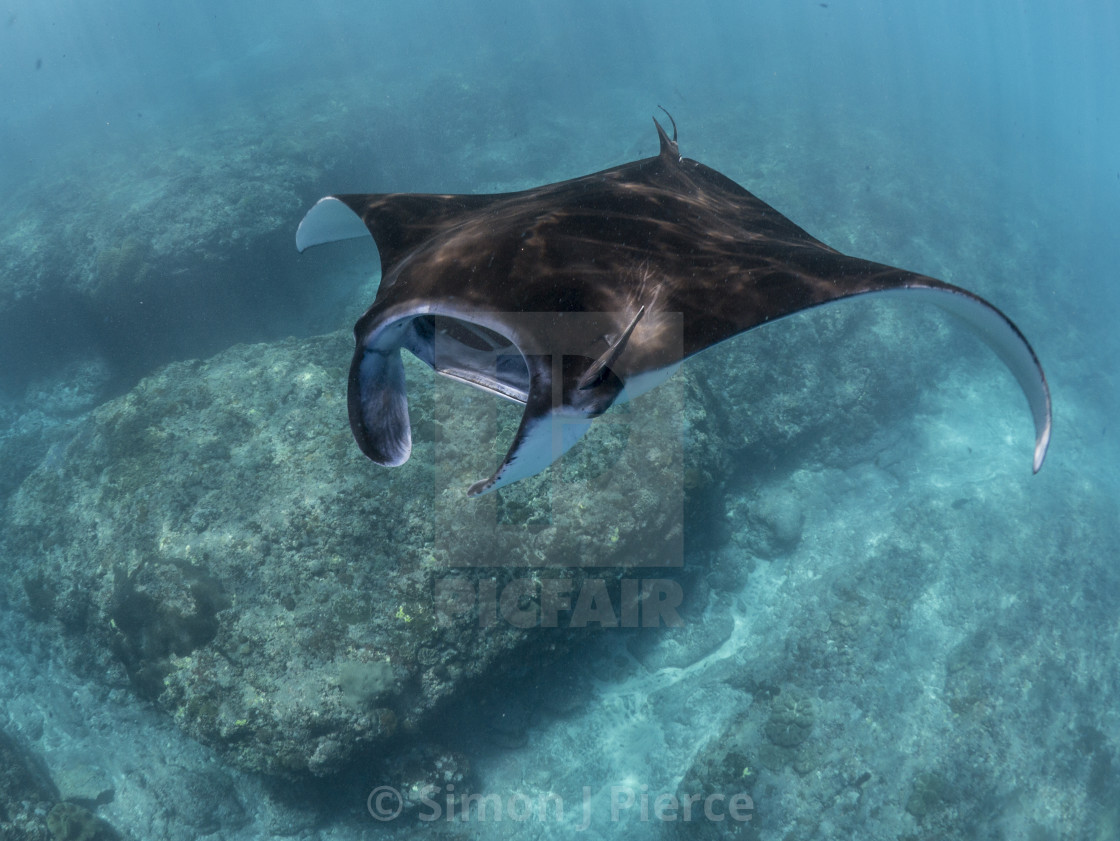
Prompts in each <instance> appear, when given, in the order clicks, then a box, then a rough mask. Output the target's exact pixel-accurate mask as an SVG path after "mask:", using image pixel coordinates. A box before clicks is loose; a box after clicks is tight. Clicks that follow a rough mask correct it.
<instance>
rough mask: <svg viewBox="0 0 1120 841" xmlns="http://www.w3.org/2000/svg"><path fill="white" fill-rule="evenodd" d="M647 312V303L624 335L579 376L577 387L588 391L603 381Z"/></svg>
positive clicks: (640, 309) (639, 310)
mask: <svg viewBox="0 0 1120 841" xmlns="http://www.w3.org/2000/svg"><path fill="white" fill-rule="evenodd" d="M645 312H646V308H645V305H642V306H641V307H639V308H638V313H637V315H635V316H634V319H633V320H632V321H631V322H630V326H629V327H627V328H626V329H625V330H623V331H622V335H621V336H619V337H618V338H617V339H615V341H614V342H613V343H612V344H611V346H610V347H609V348H607V349H606V350H605V351H604V352H603V355H602V356H600V357H599V358H598V359H596V360H595V362H594V363H592V365H591V367H590V368H588V369H587V371H586V372H584V375H583V376H582V377H580V378H579V383H578V384H577V385H576V388H578V389H579V390H580V391H586V390H587V389H589V388H592V387H594V386H596V385H598V384H599V383H601V382H602V381H603V377H604V376H606V374H607V372H608V371H609V370H610V367H611V366H612V365H613V364H614V363H615V360H617V359H618V357H619V356H620V355H621V354H622V351H623V350H625V349H626V343H627V342H628V341H630V334H631V333H633V332H634V328H635V327H637V326H638V321H639V320H641V317H642V316H643V315H645Z"/></svg>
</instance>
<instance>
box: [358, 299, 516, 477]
mask: <svg viewBox="0 0 1120 841" xmlns="http://www.w3.org/2000/svg"><path fill="white" fill-rule="evenodd" d="M364 321H365V320H363V322H364ZM360 326H363V325H362V323H360ZM364 326H366V329H365V330H364V331H361V330H360V331H358V332H359V339H358V344H357V347H356V348H355V351H354V358H353V361H352V363H351V366H350V378H349V384H348V406H349V414H350V428H351V430H352V431H353V433H354V439H355V440H356V441H357V442H358V446H359V447H360V448H361V450H362V452H363V453H365V455H366V456H368V457H369V458H370V459H372V460H373V461H375V462H377V463H378V464H381V465H384V466H387V467H396V466H399V465H401V464H404V463H405V462H406V461H408V457H409V455H410V454H411V452H412V433H411V428H410V420H409V413H408V387H407V383H406V381H405V373H404V364H403V363H402V361H401V354H400V351H401V348H404V349H406V350H408V351H410V352H411V353H412V354H413V355H414V356H416V357H417V358H418V359H420V360H421V361H422V362H424V363H425V364H426V365H428V367H430V368H432V369H433V370H434V371H436V372H438V373H440V374H443V375H444V376H446V377H449V378H451V379H453V380H458V381H460V382H464V383H467V384H468V385H472V386H474V387H475V388H480V389H482V390H484V391H489V392H491V393H492V394H496V395H498V396H500V397H504V398H506V399H507V400H512V401H513V402H515V403H518V404H521V405H524V404H525V403H526V402H527V400H528V396H529V385H530V374H529V366H528V364H527V363H526V361H525V356H524V355H523V354H522V352H521V350H520V349H518V347H517V345H516V344H515V343H514V342H513V340H512V339H510V338H509V337H508V336H505V335H503V334H501V333H499V332H497V331H496V330H493V329H491V328H489V327H487V326H485V325H483V324H480V323H478V322H476V321H471V320H469V319H466V318H459V317H455V316H447V315H439V314H434V313H431V312H421V313H416V312H410V313H405V314H397V315H396V316H393V317H389V318H378V319H374V320H373V322H372V324H367V325H364ZM363 332H364V335H362V333H363Z"/></svg>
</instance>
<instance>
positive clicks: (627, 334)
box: [296, 112, 1051, 496]
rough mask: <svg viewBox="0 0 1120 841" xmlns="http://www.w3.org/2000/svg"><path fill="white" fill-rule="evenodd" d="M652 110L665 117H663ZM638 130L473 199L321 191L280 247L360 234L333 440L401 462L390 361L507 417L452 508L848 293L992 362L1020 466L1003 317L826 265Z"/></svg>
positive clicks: (737, 189) (789, 228) (1024, 370)
mask: <svg viewBox="0 0 1120 841" xmlns="http://www.w3.org/2000/svg"><path fill="white" fill-rule="evenodd" d="M666 113H668V112H666ZM669 119H670V121H671V122H672V126H673V136H672V138H670V137H669V135H668V134H667V133H666V131H665V129H664V128H663V127H662V125H661V124H660V123H659V122H658V121H657V119H656V118H654V121H653V122H654V125H655V126H656V128H657V135H658V138H659V140H660V151H659V153H658V154H657V155H656V156H655V157H650V158H644V159H642V160H638V161H634V162H632V163H627V164H623V165H621V166H616V167H612V168H611V169H605V170H603V171H601V172H596V173H594V174H592V175H585V176H583V177H581V178H574V179H571V180H568V181H561V182H559V183H555V184H547V185H545V186H542V187H536V188H534V189H531V190H523V191H520V192H514V193H497V194H489V195H428V194H417V193H391V194H368V195H362V194H348V195H331V196H327V197H325V198H323V199H320V200H319V201H318V202H317V203H316V204H315V205H314V206H313V207H312V208H311V209H310V210H309V211H308V212H307V214H306V215H305V216H304V218H303V221H302V222H300V225H299V228H298V230H297V231H296V247H297V248H298V249H299V251H301V252H302V251H304V250H305V249H307V248H310V247H311V246H315V245H320V244H322V243H327V242H334V241H338V240H343V239H350V238H354V237H364V236H367V235H372V237H373V239H374V242H375V243H376V245H377V250H378V252H379V254H380V258H381V272H382V274H381V284H380V287H379V289H378V291H377V295H376V297H375V299H374V302H373V305H372V306H371V307H370V308H369V309H368V310H367V311H366V313H365V314H364V315H363V316H362V317H361V318H360V319H359V320H358V322H357V324H356V325H355V327H354V334H355V337H356V340H357V344H356V348H355V350H354V357H353V361H352V363H351V366H350V375H349V382H348V407H349V416H350V426H351V429H352V431H353V433H354V438H355V440H356V441H357V443H358V446H359V447H360V448H361V450H362V452H363V453H365V455H366V456H368V457H369V458H370V459H372V460H373V461H375V462H377V463H378V464H381V465H387V466H396V465H400V464H403V463H404V462H405V461H407V460H408V457H409V454H410V453H411V449H412V437H411V432H410V427H409V416H408V396H407V392H406V388H405V375H404V366H403V363H402V360H401V355H400V351H401V348H405V349H407V350H409V351H411V352H412V353H413V354H414V355H415V356H416V357H418V358H419V359H420V360H422V361H423V362H424V363H426V364H427V365H428V366H430V367H431V368H432V369H433V370H435V371H437V372H439V373H440V374H444V375H446V376H448V377H452V378H454V379H457V380H460V381H462V382H464V383H467V384H468V385H471V386H474V387H476V388H479V389H483V390H485V391H488V392H491V393H493V394H496V395H499V396H501V397H504V398H507V399H509V400H513V401H516V402H517V403H519V404H521V405H523V406H524V414H523V415H522V418H521V424H520V426H519V428H518V430H517V433H516V435H515V436H514V439H513V443H512V444H511V445H510V448H509V451H508V452H507V453H506V456H505V459H504V460H503V461H502V463H501V464H500V465H499V466H498V468H497V470H495V471H494V473H493V475H491V476H490V477H489V478H487V479H483V480H482V481H479V482H477V483H475V484H474V485H472V486H471V487H470V489H469V490H468V491H467V493H468V495H470V496H477V495H479V494H484V493H488V492H490V491H493V490H496V489H497V488H501V487H503V486H505V485H508V484H510V483H512V482H516V481H517V480H519V479H524V478H526V477H528V476H533V475H535V474H537V473H539V472H541V471H542V470H544V469H545V468H547V467H548V466H549V465H550V464H552V463H553V462H554V461H556V460H557V459H559V458H560V457H561V456H562V455H563V454H564V453H565V452H567V451H568V450H569V449H570V448H571V447H572V446H573V445H574V444H575V443H576V442H577V441H578V440H579V439H580V438H581V437H582V436H583V435H584V433H586V432H587V430H588V428H589V427H590V425H591V422H592V420H593V419H594V418H596V417H597V416H599V415H601V414H602V413H603V412H605V411H606V410H607V409H608V408H609V407H610V406H612V405H613V404H615V403H619V402H621V401H624V400H628V399H630V398H633V397H635V396H637V395H639V394H641V393H643V392H645V391H648V390H649V389H651V388H653V387H655V386H657V385H658V384H660V383H662V382H664V381H665V380H666V379H667V378H668V377H669V376H670V375H671V374H672V373H673V371H674V370H676V368H677V367H678V366H679V365H680V363H681V362H682V360H684V359H686V358H688V357H690V356H692V355H694V354H697V353H699V352H700V351H702V350H704V349H705V348H709V347H711V346H712V345H715V344H718V343H719V342H722V341H725V340H727V339H730V338H731V337H732V336H737V335H738V334H740V333H743V332H745V331H747V330H751V329H754V328H755V327H760V326H762V325H764V324H769V323H770V322H773V321H777V320H778V319H781V318H785V317H786V316H790V315H793V314H795V313H799V312H802V311H803V310H807V309H811V308H813V307H819V306H821V305H823V304H829V303H833V302H835V301H842V300H844V299H847V298H852V297H854V296H857V295H859V296H879V297H883V296H904V297H906V298H913V299H915V300H919V299H921V300H925V301H928V302H930V303H932V304H936V305H938V306H939V307H941V308H942V309H944V310H947V311H948V312H950V313H952V314H953V315H954V316H957V317H959V318H960V319H961V320H963V321H964V323H965V324H967V325H968V326H969V327H971V328H972V329H973V330H974V331H976V332H977V333H978V334H979V336H980V337H981V338H982V339H983V340H984V341H985V342H986V343H987V344H988V345H989V346H990V347H991V348H992V349H993V350H994V351H995V352H996V354H997V355H998V356H999V357H1000V359H1002V360H1003V362H1004V363H1005V364H1006V365H1007V367H1008V368H1009V369H1010V370H1011V373H1012V374H1014V376H1015V378H1016V379H1017V380H1018V382H1019V385H1020V386H1021V387H1022V390H1023V393H1024V394H1025V395H1026V397H1027V402H1028V403H1029V405H1030V410H1031V414H1032V416H1033V420H1034V427H1035V445H1034V471H1035V472H1036V473H1037V472H1038V470H1039V468H1040V467H1041V466H1042V462H1043V459H1044V458H1045V456H1046V449H1047V446H1048V445H1049V441H1050V426H1051V417H1050V393H1049V389H1048V387H1047V384H1046V377H1045V375H1044V374H1043V371H1042V366H1041V365H1040V364H1039V361H1038V357H1037V356H1036V355H1035V353H1034V351H1033V350H1032V348H1031V346H1030V344H1029V343H1028V342H1027V340H1026V338H1025V337H1024V336H1023V334H1022V333H1021V332H1020V331H1019V328H1017V327H1016V326H1015V325H1014V324H1013V323H1012V322H1011V320H1010V319H1009V318H1008V317H1007V316H1005V315H1004V314H1003V313H1002V312H1000V311H999V310H998V309H996V308H995V307H994V306H993V305H992V304H990V303H988V302H987V301H985V300H984V299H982V298H980V297H979V296H977V295H974V294H973V293H971V292H969V291H967V290H965V289H961V288H960V287H957V286H953V285H951V284H948V283H945V282H943V281H940V280H936V279H934V278H932V277H926V276H924V275H920V274H915V273H914V272H909V271H905V270H903V269H897V268H893V267H891V266H887V265H883V264H881V263H874V262H871V261H868V260H862V259H859V258H857V257H849V256H847V255H845V254H841V253H840V252H839V251H836V250H835V249H833V248H830V247H829V246H827V245H825V244H824V243H823V242H821V241H820V240H817V239H815V238H813V237H812V236H810V235H809V234H808V233H806V232H805V231H804V230H802V229H801V228H799V227H798V226H797V225H795V224H794V223H793V222H791V221H790V220H789V219H787V218H786V217H785V216H783V215H782V214H780V213H779V212H778V211H776V210H775V209H774V208H772V207H771V206H770V205H768V204H766V203H765V202H763V201H762V200H760V199H759V198H757V197H756V196H754V195H752V194H751V193H749V192H747V190H745V189H744V188H743V187H741V186H739V185H738V184H737V183H735V182H734V181H732V180H731V179H730V178H728V177H726V176H724V175H721V174H720V173H718V172H716V171H715V170H713V169H711V168H709V167H707V166H705V165H704V164H702V163H699V162H697V161H694V160H690V159H688V158H684V157H682V156H681V154H680V151H679V147H678V143H677V127H676V122H675V121H673V120H672V116H671V115H670V116H669Z"/></svg>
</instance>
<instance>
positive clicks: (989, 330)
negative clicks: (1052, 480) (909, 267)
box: [871, 283, 1052, 473]
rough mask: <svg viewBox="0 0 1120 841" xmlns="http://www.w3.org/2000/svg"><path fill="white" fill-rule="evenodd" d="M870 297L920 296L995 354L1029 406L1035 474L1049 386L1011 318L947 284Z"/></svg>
mask: <svg viewBox="0 0 1120 841" xmlns="http://www.w3.org/2000/svg"><path fill="white" fill-rule="evenodd" d="M871 294H874V295H888V296H893V295H897V294H905V295H906V297H907V298H910V299H913V298H914V296H916V295H921V296H922V297H924V298H927V299H928V300H929V302H930V303H932V304H936V305H937V306H938V307H940V308H941V309H943V310H945V311H946V312H949V313H951V314H952V315H954V316H956V317H957V318H959V319H961V320H962V321H963V322H965V324H967V325H968V326H969V327H970V328H971V329H972V330H973V331H974V332H975V333H976V334H977V335H978V336H979V337H980V338H981V339H983V340H984V342H985V343H986V344H987V345H988V346H989V347H990V348H991V349H992V350H994V351H995V352H996V355H997V356H999V358H1000V359H1001V360H1003V363H1004V364H1005V365H1006V366H1007V367H1008V369H1010V371H1011V373H1012V374H1014V375H1015V379H1016V380H1017V381H1018V382H1019V387H1020V388H1021V389H1022V390H1023V394H1024V395H1026V398H1027V403H1028V404H1029V405H1030V409H1031V417H1032V418H1033V420H1034V430H1035V444H1034V472H1035V473H1037V472H1038V471H1039V469H1040V468H1041V467H1042V462H1043V461H1044V460H1045V458H1046V450H1047V448H1048V447H1049V446H1050V428H1051V423H1052V419H1051V412H1050V387H1049V386H1048V385H1047V384H1046V375H1045V374H1044V373H1043V372H1042V365H1041V364H1040V363H1039V361H1038V357H1037V356H1036V355H1035V352H1034V349H1033V348H1032V347H1031V346H1030V343H1029V342H1028V341H1027V340H1026V337H1024V336H1023V334H1022V332H1020V330H1019V328H1018V327H1016V326H1015V324H1014V323H1013V322H1012V321H1011V319H1009V318H1008V317H1007V316H1006V315H1004V314H1003V313H1002V312H1000V311H999V310H998V309H996V308H995V307H994V306H992V305H991V304H989V303H988V302H987V301H985V300H984V299H983V298H981V297H979V296H977V295H973V294H972V293H971V292H968V291H966V290H964V289H961V288H959V287H956V286H950V285H948V284H938V285H929V286H925V285H921V284H913V283H911V284H908V285H907V286H905V287H901V288H898V289H893V290H885V291H881V292H877V293H871Z"/></svg>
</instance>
